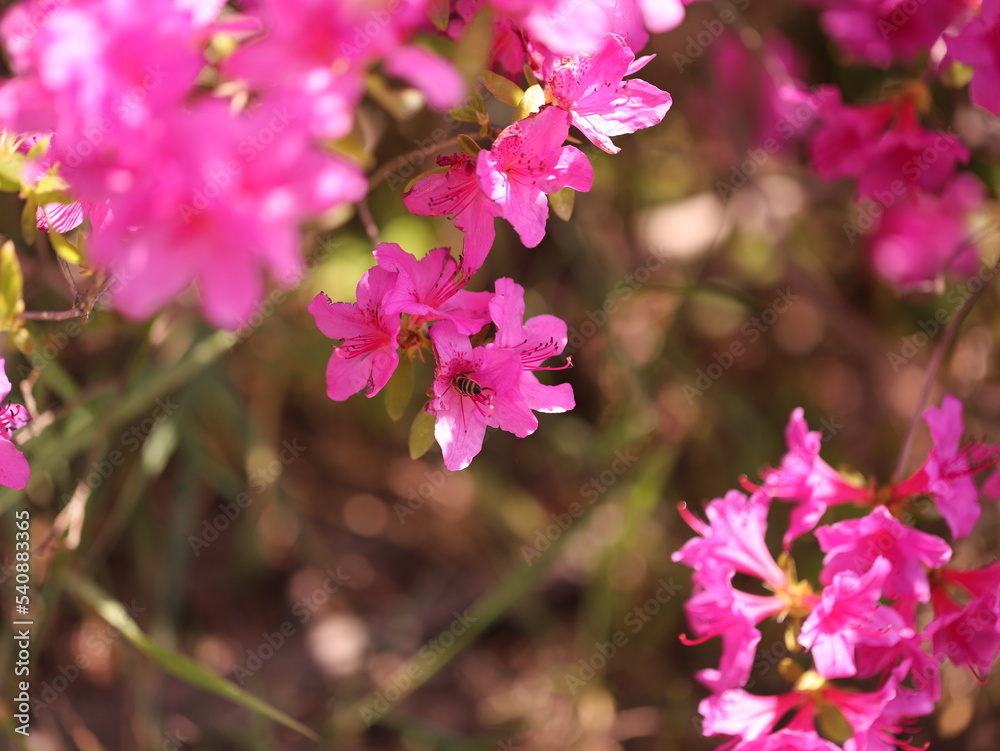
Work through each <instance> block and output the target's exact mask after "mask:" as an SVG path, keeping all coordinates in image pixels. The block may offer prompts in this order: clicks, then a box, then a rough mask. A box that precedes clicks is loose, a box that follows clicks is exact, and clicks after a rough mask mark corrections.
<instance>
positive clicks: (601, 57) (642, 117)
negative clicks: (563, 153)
mask: <svg viewBox="0 0 1000 751" xmlns="http://www.w3.org/2000/svg"><path fill="white" fill-rule="evenodd" d="M652 59H653V57H652V56H648V57H644V58H641V59H639V60H636V59H635V54H634V53H633V52H632V50H630V49H629V47H628V45H627V44H626V43H625V40H624V39H622V38H621V37H620V36H617V35H615V34H609V35H608V36H607V37H606V38H605V40H604V42H603V43H602V44H601V46H600V48H599V49H598V50H597V52H595V53H594V54H592V55H576V56H573V57H565V58H562V59H560V60H559V61H558V62H557V63H556V64H555V65H554V66H553V70H552V74H551V77H550V78H549V80H548V83H547V87H546V93H547V95H548V97H549V99H550V101H553V102H554V103H555V104H556V105H557V106H558V107H561V108H562V109H564V110H566V111H567V112H569V113H570V115H571V117H572V122H573V125H575V126H576V128H577V129H578V130H580V132H582V133H583V134H584V135H585V136H586V137H587V138H588V139H589V140H590V142H591V143H593V144H594V145H595V146H597V147H598V148H600V149H603V150H604V151H606V152H608V153H609V154H617V153H618V152H619V151H621V149H619V148H618V147H617V146H615V145H614V144H613V143H612V142H611V137H612V136H619V135H623V134H625V133H634V132H635V131H637V130H639V129H641V128H649V127H651V126H653V125H656V124H658V123H659V122H660V121H661V120H663V117H664V115H666V113H667V110H668V109H670V105H671V99H670V94H668V93H667V92H665V91H661V90H660V89H658V88H656V87H655V86H653V85H652V84H650V83H646V82H645V81H641V80H638V79H632V80H629V81H625V80H623V79H624V78H625V76H627V75H632V74H634V73H636V72H638V71H639V70H641V69H642V68H643V67H644V66H645V65H646V64H647V63H649V61H650V60H652Z"/></svg>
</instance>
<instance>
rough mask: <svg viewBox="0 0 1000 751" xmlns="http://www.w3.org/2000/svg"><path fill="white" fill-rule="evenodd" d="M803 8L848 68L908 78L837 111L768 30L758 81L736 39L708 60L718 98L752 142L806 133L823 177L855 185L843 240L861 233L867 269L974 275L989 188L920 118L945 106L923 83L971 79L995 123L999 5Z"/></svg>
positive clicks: (920, 277) (833, 0) (833, 92)
mask: <svg viewBox="0 0 1000 751" xmlns="http://www.w3.org/2000/svg"><path fill="white" fill-rule="evenodd" d="M802 1H803V4H804V5H810V6H815V7H817V8H819V10H820V25H821V27H822V28H823V30H824V31H825V32H826V33H827V34H828V35H829V36H830V37H831V38H832V39H833V40H834V41H835V42H836V43H837V46H838V47H839V48H840V49H841V50H843V51H844V52H845V53H846V54H847V56H848V57H849V58H850V59H851V60H853V61H854V62H856V63H858V64H862V65H873V66H876V67H880V68H888V67H889V66H891V65H897V66H898V65H903V66H910V69H911V71H912V80H911V81H910V82H908V83H904V84H902V85H897V86H895V87H894V88H895V91H894V92H893V93H892V94H891V95H890V96H888V97H886V98H884V99H882V100H881V101H877V102H874V103H867V104H860V105H854V104H845V103H844V102H843V101H842V98H841V95H840V91H839V90H838V89H837V88H836V87H834V86H828V85H824V86H820V87H817V88H816V89H814V90H812V91H808V90H807V89H806V87H805V86H804V85H803V84H802V83H801V81H800V75H799V74H800V71H801V70H802V69H803V66H802V65H801V64H800V61H799V60H798V59H797V58H796V56H795V54H794V49H793V48H792V47H791V46H790V45H788V44H787V43H786V41H785V40H784V39H782V38H781V37H780V36H779V35H777V34H776V33H774V32H770V33H769V34H768V35H767V37H766V38H765V42H766V45H765V47H764V49H763V50H762V52H763V60H764V63H763V67H764V68H765V69H766V70H767V75H766V76H765V80H764V81H763V82H760V83H758V82H757V81H756V80H751V78H750V76H749V74H748V72H747V70H748V69H749V68H750V67H752V66H753V60H752V56H750V55H749V54H748V53H747V52H746V50H744V49H740V47H742V45H741V44H739V43H738V42H736V41H735V40H736V38H737V37H736V35H735V34H733V35H732V36H731V37H729V38H727V40H726V42H728V43H726V44H721V45H718V48H717V49H715V50H714V53H713V54H714V57H715V64H716V67H717V69H718V70H719V76H720V78H721V79H722V82H723V86H724V88H725V90H726V94H727V96H729V97H739V99H735V101H746V100H747V99H749V100H750V102H749V106H750V107H751V108H752V109H753V110H755V111H757V112H758V113H759V115H760V119H761V120H762V123H761V125H760V127H759V128H758V130H759V134H758V138H757V140H756V143H755V146H757V147H758V149H759V148H760V147H761V146H765V144H766V146H765V148H766V149H767V152H768V153H777V152H778V151H782V150H785V149H786V148H787V147H788V146H790V145H792V144H794V143H795V141H796V140H798V138H800V137H802V136H807V135H808V136H809V139H808V141H809V142H808V153H809V157H810V161H811V163H812V166H813V167H814V169H815V171H816V172H817V173H818V174H819V176H820V177H822V178H824V179H826V180H836V179H841V178H851V179H854V180H856V181H857V192H856V203H857V206H856V216H855V217H854V218H853V219H852V220H851V221H849V222H845V223H844V225H843V229H844V234H845V237H846V239H847V240H848V241H849V242H851V243H852V244H854V243H855V242H856V241H857V239H858V238H859V237H864V238H865V239H866V244H867V246H868V252H869V255H870V259H871V263H872V266H873V267H874V269H875V271H876V272H877V273H878V274H879V275H880V276H881V277H883V278H884V279H885V280H887V281H888V282H890V283H891V284H893V285H894V286H896V287H897V288H899V289H901V290H915V289H928V288H931V287H932V286H933V285H934V283H935V282H937V281H938V280H939V279H940V278H941V277H943V276H968V275H970V274H972V273H975V272H976V270H977V269H978V268H979V266H980V264H981V260H980V255H979V252H980V250H982V248H980V247H979V244H980V242H981V240H980V237H979V235H978V233H977V232H976V228H977V227H979V226H980V224H981V221H980V220H981V219H982V217H983V216H984V215H986V214H987V213H988V209H989V207H988V206H987V203H986V201H987V191H986V189H985V186H984V185H983V183H982V181H981V180H980V179H979V178H978V177H977V176H976V175H975V174H974V173H973V172H972V171H968V170H966V171H960V170H959V165H960V164H964V163H966V162H968V161H969V158H970V150H969V149H968V148H967V147H966V145H964V144H963V143H961V141H960V140H959V139H958V138H957V137H956V135H955V134H954V132H953V131H952V129H951V128H945V127H944V126H943V125H939V126H938V127H937V128H931V129H928V128H925V127H924V125H923V124H922V122H921V121H922V120H930V119H931V117H930V115H931V113H932V112H940V111H941V110H942V108H941V107H940V106H938V105H937V104H936V103H933V102H932V98H933V92H932V89H931V88H930V86H929V83H930V82H933V81H936V80H939V81H940V82H941V83H942V84H943V85H944V86H945V87H952V88H953V87H955V86H956V85H958V81H960V80H967V79H968V77H969V75H970V74H971V84H970V86H969V92H970V97H971V100H972V102H973V104H976V105H978V106H980V107H982V108H983V109H985V110H988V111H989V112H992V113H993V114H994V115H1000V84H998V81H1000V0H802ZM678 59H684V60H686V59H685V58H678V56H677V55H675V61H676V60H678ZM956 63H961V64H963V65H965V66H968V67H969V69H970V72H961V71H956ZM747 90H749V91H750V92H752V93H750V95H749V97H748V96H747ZM727 101H728V100H727ZM742 111H743V109H742V107H741V109H740V112H742ZM758 153H760V152H758ZM744 181H745V180H744ZM722 185H723V186H725V185H726V184H725V183H722ZM727 191H728V187H727V188H724V192H723V196H724V197H725V195H726V192H727Z"/></svg>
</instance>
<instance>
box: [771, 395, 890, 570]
mask: <svg viewBox="0 0 1000 751" xmlns="http://www.w3.org/2000/svg"><path fill="white" fill-rule="evenodd" d="M804 414H805V412H804V410H803V409H802V408H801V407H796V408H795V409H794V410H793V411H792V415H791V417H790V418H789V420H788V427H787V428H785V441H786V442H787V444H788V453H786V454H785V456H784V457H783V458H782V460H781V466H779V467H778V468H777V469H767V470H765V471H763V472H761V477H762V478H763V481H764V484H763V485H762V486H761V492H763V493H764V494H766V495H768V496H770V497H771V498H779V499H782V500H786V501H789V502H791V503H794V504H795V507H794V508H793V509H792V515H791V519H790V521H789V523H788V530H787V531H786V532H785V536H784V546H785V549H786V550H788V549H790V548H791V545H792V542H793V541H794V540H795V538H797V537H798V536H799V535H801V534H803V533H804V532H808V531H809V530H811V529H812V528H813V527H815V526H816V525H817V524H818V523H819V520H820V519H821V518H822V516H823V514H825V513H826V509H827V508H828V507H829V506H838V505H841V504H845V503H867V502H869V501H870V500H871V490H870V489H869V488H866V487H858V486H857V485H852V484H851V483H849V482H847V481H846V480H845V479H844V478H843V476H842V475H841V474H840V473H839V472H838V471H837V470H835V469H834V468H833V467H831V466H830V465H829V464H827V463H826V462H825V461H823V460H822V459H821V458H820V456H819V451H820V448H821V446H822V444H823V436H822V434H821V433H820V432H819V431H811V430H809V426H808V425H807V424H806V421H805V417H804Z"/></svg>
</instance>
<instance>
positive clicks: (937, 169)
mask: <svg viewBox="0 0 1000 751" xmlns="http://www.w3.org/2000/svg"><path fill="white" fill-rule="evenodd" d="M914 96H915V95H901V96H900V97H899V98H897V99H895V100H890V101H886V102H879V103H877V104H873V105H866V106H861V107H853V106H848V105H844V104H842V103H841V102H840V100H839V97H835V98H833V99H831V100H830V101H829V102H827V103H826V104H824V105H823V106H822V108H821V111H820V119H821V120H822V126H821V127H820V128H819V130H818V131H817V132H816V133H815V134H814V135H813V137H812V140H811V141H810V143H809V155H810V158H811V160H812V162H813V164H814V165H815V167H816V171H817V172H818V173H819V175H820V176H821V177H822V178H824V179H826V180H833V179H836V178H839V177H854V178H857V180H858V189H857V197H858V198H865V197H868V198H872V199H874V200H877V201H880V202H881V203H882V204H883V206H887V205H892V204H894V203H895V202H896V201H897V200H898V199H899V197H900V195H902V194H903V193H904V192H906V191H911V190H915V189H920V190H923V191H926V192H938V191H940V190H942V189H943V188H944V187H945V186H946V185H947V184H948V183H949V181H950V180H951V178H952V176H953V174H954V172H955V165H956V164H957V163H958V162H964V161H966V160H967V159H968V158H969V150H968V149H967V148H966V147H965V146H963V145H962V143H961V141H959V139H958V138H957V137H956V136H953V135H951V134H950V133H944V132H940V131H929V130H925V129H924V128H923V126H921V125H920V122H919V119H918V117H917V110H916V103H915V102H914V98H913V97H914Z"/></svg>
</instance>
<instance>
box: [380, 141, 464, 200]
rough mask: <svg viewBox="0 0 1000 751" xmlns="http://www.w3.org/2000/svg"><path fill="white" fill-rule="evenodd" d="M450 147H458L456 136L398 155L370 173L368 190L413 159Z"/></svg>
mask: <svg viewBox="0 0 1000 751" xmlns="http://www.w3.org/2000/svg"><path fill="white" fill-rule="evenodd" d="M469 137H470V138H474V137H475V136H469ZM451 146H458V136H455V137H454V138H449V139H447V140H445V141H439V142H437V143H432V144H430V145H429V146H423V147H421V148H419V149H413V150H412V151H408V152H406V153H405V154H400V155H399V156H397V157H396V158H395V159H392V160H390V161H388V162H386V163H385V164H383V165H382V166H381V167H379V168H378V169H377V170H375V171H374V172H372V175H371V177H369V178H368V187H369V189H372V188H375V187H377V186H378V184H379V183H380V182H382V181H383V180H384V179H385V178H387V177H388V176H389V175H391V174H392V173H393V172H395V171H396V170H398V169H399V168H400V167H402V166H403V165H404V164H406V163H407V162H409V161H411V160H412V159H414V158H415V157H418V156H427V155H428V154H433V153H434V152H436V151H442V150H444V149H447V148H450V147H451Z"/></svg>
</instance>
